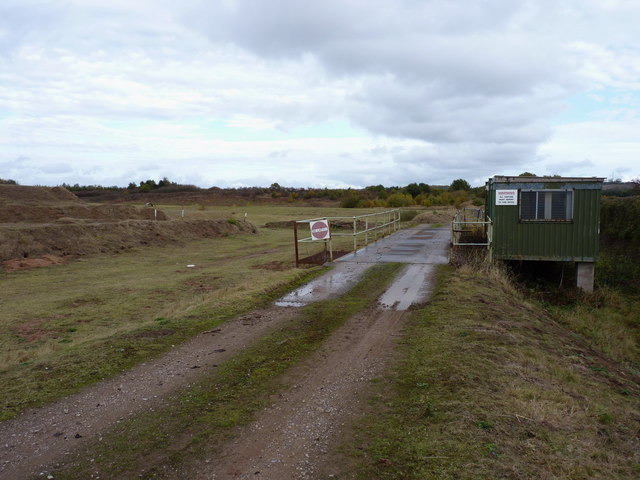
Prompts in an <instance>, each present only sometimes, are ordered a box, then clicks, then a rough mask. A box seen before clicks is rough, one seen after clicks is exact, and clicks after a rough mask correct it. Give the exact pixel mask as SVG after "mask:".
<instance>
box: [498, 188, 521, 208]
mask: <svg viewBox="0 0 640 480" xmlns="http://www.w3.org/2000/svg"><path fill="white" fill-rule="evenodd" d="M496 205H518V190H496Z"/></svg>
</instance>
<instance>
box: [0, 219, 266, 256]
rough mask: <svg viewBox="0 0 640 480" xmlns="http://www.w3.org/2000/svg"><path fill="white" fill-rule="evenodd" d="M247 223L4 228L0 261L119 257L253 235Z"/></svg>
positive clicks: (0, 234) (132, 222) (0, 232)
mask: <svg viewBox="0 0 640 480" xmlns="http://www.w3.org/2000/svg"><path fill="white" fill-rule="evenodd" d="M254 232H256V228H255V227H254V226H253V225H252V224H251V223H249V222H245V221H236V222H234V223H233V224H232V223H229V221H227V220H170V221H165V222H155V221H149V220H128V221H121V222H111V223H83V224H62V225H61V224H41V225H24V224H17V223H14V224H5V225H3V226H2V228H0V261H4V260H10V259H16V258H37V257H42V256H44V255H56V256H60V257H66V256H69V255H74V256H76V255H88V254H95V253H118V252H122V251H126V250H129V249H131V248H134V247H140V246H147V245H165V244H168V243H176V242H181V241H184V240H191V239H197V238H212V237H221V236H227V235H235V234H239V233H254Z"/></svg>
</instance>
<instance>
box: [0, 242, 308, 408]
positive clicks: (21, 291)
mask: <svg viewBox="0 0 640 480" xmlns="http://www.w3.org/2000/svg"><path fill="white" fill-rule="evenodd" d="M291 251H292V248H291V241H290V232H288V231H285V230H265V231H263V232H261V233H259V234H258V235H241V236H236V237H226V238H215V239H209V240H202V241H197V242H191V243H189V244H188V245H182V246H167V247H162V248H147V249H141V250H139V251H137V252H132V253H125V254H122V255H116V256H98V257H92V258H88V259H85V260H84V261H76V262H73V263H70V264H68V265H63V266H56V267H51V268H40V269H33V270H25V271H18V272H14V273H10V274H2V275H0V290H2V292H3V301H2V303H1V304H0V318H2V319H3V320H2V322H1V323H0V352H1V353H0V382H1V383H2V385H3V386H4V387H3V388H2V389H0V405H2V407H3V408H2V411H1V412H0V420H4V419H7V418H10V417H12V416H14V415H16V414H17V413H18V412H20V411H21V410H23V409H24V408H26V407H28V406H34V405H40V404H43V403H45V402H47V401H51V400H53V399H55V398H59V397H61V396H63V395H67V394H69V393H71V392H73V391H75V390H77V389H78V388H80V387H81V386H83V385H86V384H89V383H92V382H95V381H97V380H99V379H102V378H106V377H109V376H112V375H114V374H116V373H118V372H119V371H121V370H123V369H126V368H128V367H130V366H132V365H134V364H135V363H137V362H139V361H142V360H144V359H145V358H148V357H150V356H153V355H156V354H158V353H160V352H162V351H164V350H166V349H167V348H170V346H171V345H172V344H176V343H178V342H181V341H184V340H185V339H187V338H189V337H191V336H193V335H195V334H197V333H198V332H200V331H202V330H206V329H208V328H211V327H212V326H215V325H217V324H219V323H221V322H223V321H224V320H225V319H228V318H230V317H233V316H236V315H238V314H240V313H242V312H245V311H248V310H251V309H253V308H256V307H258V306H260V305H262V304H265V303H266V302H268V301H270V300H272V299H273V298H274V297H276V296H277V295H279V294H281V293H284V292H285V291H286V290H287V289H288V288H290V287H291V286H293V285H295V284H298V283H300V282H303V281H304V280H305V279H306V278H308V277H309V275H313V274H314V273H313V271H310V270H299V269H294V268H293V259H292V258H291ZM187 265H195V267H187Z"/></svg>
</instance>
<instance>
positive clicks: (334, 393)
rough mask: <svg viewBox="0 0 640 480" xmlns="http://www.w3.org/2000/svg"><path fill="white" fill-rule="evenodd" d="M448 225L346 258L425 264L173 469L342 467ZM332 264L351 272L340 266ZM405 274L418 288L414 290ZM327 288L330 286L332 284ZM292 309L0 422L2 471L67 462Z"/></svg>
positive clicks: (359, 263) (198, 472)
mask: <svg viewBox="0 0 640 480" xmlns="http://www.w3.org/2000/svg"><path fill="white" fill-rule="evenodd" d="M445 233H446V232H445V231H443V230H437V229H436V230H434V229H429V228H428V227H424V226H422V227H418V228H415V229H409V230H405V231H401V232H398V233H397V234H395V235H394V236H392V237H395V240H394V239H393V238H392V237H388V238H387V239H385V240H384V241H382V242H379V243H378V244H374V245H372V246H370V247H371V248H370V247H367V249H364V250H363V251H361V252H359V253H358V255H351V256H350V257H349V256H348V257H345V258H344V259H341V262H342V263H343V264H344V266H345V268H347V267H349V262H351V264H352V265H353V267H351V268H356V267H357V270H358V271H361V272H362V271H364V270H365V269H366V266H367V265H370V264H372V263H376V261H385V260H384V258H387V257H388V258H392V260H391V261H402V259H405V261H406V262H407V263H414V261H416V259H418V260H420V261H421V262H422V264H421V265H410V266H409V267H408V268H407V269H405V270H404V272H403V273H401V274H400V275H398V277H397V279H396V281H395V283H394V284H392V285H391V286H390V287H389V289H388V290H387V292H386V293H385V294H384V295H382V297H381V299H384V302H383V303H379V304H378V305H375V306H372V307H370V308H369V309H368V310H366V311H365V312H363V313H361V314H359V315H356V316H354V317H353V318H351V319H350V320H348V321H347V323H346V324H345V325H343V326H342V327H341V328H340V329H338V331H336V332H335V333H334V334H333V335H332V336H331V337H330V338H329V339H328V340H327V341H326V342H325V343H324V345H323V346H322V347H321V348H320V350H319V351H317V352H316V353H314V354H313V355H311V357H310V358H308V359H307V360H305V361H304V362H303V363H302V364H300V365H298V366H296V367H294V368H293V370H292V371H290V372H289V373H288V374H287V375H286V376H285V378H283V379H282V381H283V382H284V385H285V387H286V388H285V389H284V390H283V393H282V394H280V396H279V397H278V398H274V399H272V403H271V405H270V407H269V408H267V409H265V410H264V411H263V412H261V413H259V414H258V418H257V420H256V421H255V422H253V423H252V424H250V425H248V426H246V427H243V428H239V429H238V431H237V432H236V435H235V436H234V438H235V440H233V441H232V442H231V443H229V444H228V445H226V446H225V447H223V451H222V453H221V454H219V455H215V456H213V455H212V456H211V457H210V458H208V459H206V460H205V461H204V462H197V463H193V464H191V465H188V466H187V467H186V470H187V471H186V472H185V471H181V472H174V476H176V475H180V476H185V475H186V478H202V479H205V478H206V479H216V480H219V479H227V478H249V477H251V478H265V479H285V478H292V479H293V478H298V479H305V478H316V477H317V475H319V473H320V472H322V473H323V474H326V475H332V474H336V473H338V472H335V471H332V469H333V468H335V466H334V465H331V464H329V463H327V462H326V460H325V459H327V458H329V457H328V456H327V454H328V453H329V452H330V451H331V448H332V447H333V446H334V444H335V440H336V438H337V437H338V435H339V434H340V433H341V431H342V427H343V425H344V424H346V423H347V422H348V421H349V420H350V419H352V418H353V417H354V416H355V415H357V413H358V411H359V402H360V401H361V400H362V399H363V398H365V395H366V392H367V387H368V385H369V380H370V379H372V378H374V377H375V376H377V375H379V374H380V373H381V372H382V371H383V370H384V367H385V366H386V365H387V363H388V361H389V359H390V358H391V357H392V355H393V350H394V349H393V343H394V338H395V336H396V335H397V334H398V332H399V331H400V329H401V326H402V319H403V316H404V313H403V311H402V310H403V309H404V308H407V306H408V305H409V304H410V303H411V302H410V301H409V302H407V299H408V298H410V299H412V300H411V301H422V300H424V297H423V296H424V295H426V294H428V290H429V289H428V288H424V287H426V286H428V284H429V282H430V280H431V277H432V272H433V269H432V268H426V267H431V266H432V265H433V264H437V263H442V262H443V261H446V256H444V255H443V252H446V245H447V243H446V235H445ZM387 261H389V260H387ZM414 267H420V268H417V269H416V268H414ZM334 271H335V272H337V274H338V275H342V276H344V272H342V271H341V269H340V268H336V269H335V270H334ZM411 272H413V273H411ZM327 275H329V274H327ZM408 275H409V276H411V278H409V280H411V281H412V282H413V283H417V284H418V285H420V286H421V288H419V289H412V288H409V287H410V284H411V282H409V283H406V282H407V277H408ZM321 278H322V277H321ZM319 280H320V283H321V284H322V281H321V279H319ZM403 282H404V283H403ZM347 283H348V282H347ZM396 284H397V285H396ZM324 285H325V286H326V285H331V288H333V287H336V288H339V289H340V290H343V289H344V286H345V285H344V282H335V281H331V278H329V280H328V281H325V282H324ZM312 290H316V291H318V289H312ZM320 291H323V292H324V293H327V290H326V288H325V289H324V290H323V289H320ZM329 293H331V292H329ZM389 297H393V298H391V299H390V298H389ZM298 299H299V298H298ZM316 300H317V299H316ZM398 310H400V311H398ZM295 312H296V309H295V308H291V307H288V308H287V307H278V306H273V307H271V308H269V309H265V310H262V311H257V312H254V313H253V314H251V315H247V316H245V317H241V318H238V319H236V320H234V321H231V322H228V323H227V324H225V325H223V326H222V327H221V328H219V329H216V330H214V331H211V332H206V333H204V334H201V335H199V336H198V337H196V338H195V339H193V340H191V341H189V342H187V343H185V344H184V345H181V346H179V347H177V348H176V349H175V350H173V351H171V352H169V353H168V354H166V355H163V356H162V357H160V358H158V359H156V360H154V361H150V362H147V363H144V364H141V365H139V366H137V367H135V368H134V369H132V370H130V371H128V372H125V373H123V374H122V375H120V376H118V377H116V378H114V379H111V380H108V381H105V382H102V383H100V384H97V385H94V386H92V387H89V388H87V389H85V390H83V391H82V392H80V393H78V394H76V395H73V396H70V397H68V398H65V399H63V400H61V401H59V402H56V403H54V404H52V405H49V406H47V407H44V408H41V409H32V410H29V411H26V412H24V413H23V414H22V415H20V416H19V417H17V418H16V419H13V420H10V421H8V422H4V423H3V424H0V438H2V439H3V442H2V444H0V452H2V457H1V459H0V478H11V479H20V478H28V477H30V476H32V475H39V474H42V475H45V474H47V473H48V469H47V464H48V465H52V464H53V465H55V464H56V463H59V462H61V461H64V459H65V457H66V455H68V454H69V453H71V452H74V451H76V450H77V449H79V448H80V447H82V446H86V445H87V444H89V443H90V442H93V441H95V440H98V439H99V438H100V436H101V434H102V433H103V432H105V431H106V430H108V429H109V428H110V427H111V426H112V425H114V424H115V423H116V422H118V421H119V420H121V419H123V418H126V417H127V416H129V415H133V414H135V413H137V412H140V411H143V410H149V409H151V408H154V407H155V406H159V405H162V402H163V398H165V397H166V396H167V395H168V394H170V393H172V392H174V391H176V390H177V389H179V388H188V386H189V384H190V383H191V382H194V381H196V380H197V379H198V378H199V377H200V376H201V375H203V374H206V373H208V372H211V371H212V370H213V369H215V368H216V366H217V365H218V363H219V362H222V361H224V360H225V359H227V358H229V357H231V356H232V355H234V354H235V353H238V352H240V351H241V350H242V349H243V348H246V346H248V345H249V344H251V343H252V342H254V341H256V340H257V339H258V338H259V337H260V336H262V335H264V334H265V333H266V332H267V331H268V330H269V329H272V328H276V327H277V326H278V325H281V324H282V323H284V322H286V321H287V319H289V318H291V316H292V315H295ZM67 458H68V457H67Z"/></svg>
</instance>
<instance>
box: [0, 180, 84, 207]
mask: <svg viewBox="0 0 640 480" xmlns="http://www.w3.org/2000/svg"><path fill="white" fill-rule="evenodd" d="M79 202H80V199H79V198H78V197H76V196H75V195H74V194H73V193H71V192H70V191H69V190H67V189H66V188H63V187H52V188H50V187H30V186H25V185H8V184H0V205H3V206H4V205H10V204H39V205H42V204H47V205H52V204H59V203H79Z"/></svg>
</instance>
